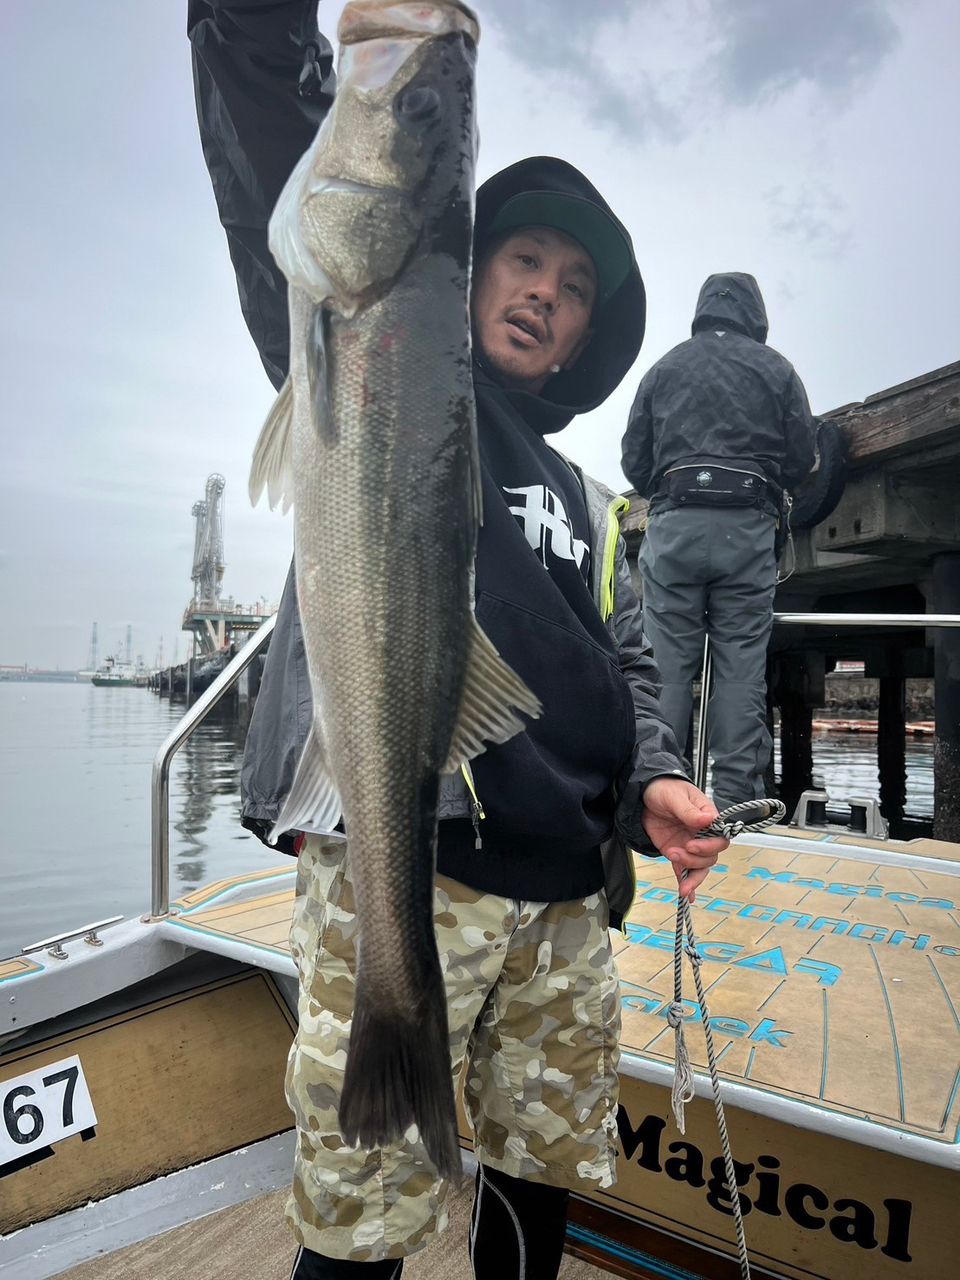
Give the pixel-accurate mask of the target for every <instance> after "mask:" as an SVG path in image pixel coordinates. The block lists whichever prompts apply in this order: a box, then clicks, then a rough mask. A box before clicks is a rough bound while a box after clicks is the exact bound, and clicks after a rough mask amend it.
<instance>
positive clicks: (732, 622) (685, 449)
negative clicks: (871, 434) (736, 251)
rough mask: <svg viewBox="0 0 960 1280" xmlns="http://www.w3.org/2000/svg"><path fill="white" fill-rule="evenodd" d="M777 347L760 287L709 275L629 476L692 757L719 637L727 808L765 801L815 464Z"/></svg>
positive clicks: (715, 699) (651, 396) (661, 663)
mask: <svg viewBox="0 0 960 1280" xmlns="http://www.w3.org/2000/svg"><path fill="white" fill-rule="evenodd" d="M766 340H767V313H766V309H765V307H764V305H763V297H762V295H761V293H760V289H759V286H758V285H757V282H756V280H755V279H754V278H753V276H751V275H745V274H743V273H741V272H728V273H725V274H722V275H712V276H710V277H709V278H708V279H707V281H706V283H705V284H704V285H703V288H702V289H701V290H700V297H699V299H698V300H697V309H696V314H695V316H694V320H693V336H692V337H691V338H690V339H689V340H688V341H686V342H682V343H681V344H680V345H679V346H677V347H674V348H673V350H672V351H669V352H668V353H667V354H666V355H665V356H664V357H663V358H662V359H661V360H658V361H657V363H656V364H655V365H654V366H653V367H652V368H651V369H650V370H649V371H648V372H647V374H646V375H645V376H644V378H643V380H642V381H641V383H640V387H639V389H638V391H637V395H636V399H635V400H634V402H633V408H632V409H631V411H630V419H629V423H628V425H627V431H626V434H625V436H624V438H623V470H624V473H625V474H626V476H627V478H628V479H629V480H630V483H631V484H632V485H633V486H634V488H635V489H636V490H637V492H638V493H639V494H641V495H642V496H644V497H647V498H649V499H650V508H649V516H648V520H647V529H646V534H645V536H644V540H643V544H642V546H641V549H640V558H639V564H640V575H641V579H642V582H643V615H644V627H645V631H646V634H647V637H648V638H649V640H650V642H651V644H652V645H653V651H654V656H655V658H656V662H657V666H658V668H659V670H660V674H661V678H662V682H663V684H662V690H661V695H660V708H661V711H662V712H663V714H664V716H665V717H666V719H667V720H668V721H669V723H670V725H671V726H672V728H673V730H674V733H675V734H676V737H677V740H678V741H679V742H680V743H681V744H687V755H688V757H689V754H690V752H689V742H688V737H689V733H690V727H691V715H692V710H693V681H694V679H695V677H696V676H697V675H698V674H699V671H700V666H701V662H702V659H703V644H704V635H705V634H708V635H709V637H710V644H711V649H712V653H713V687H712V693H711V695H710V701H709V717H708V732H709V751H710V756H711V758H712V761H713V798H714V800H715V801H716V804H717V806H718V807H719V808H721V809H723V808H726V807H728V806H730V805H732V804H736V803H739V802H741V801H745V800H752V799H756V798H757V797H760V796H762V795H763V794H764V786H763V773H764V769H765V767H766V765H767V763H768V761H769V758H770V746H771V739H770V733H769V731H768V729H767V715H766V652H767V642H768V640H769V638H770V630H771V627H772V625H773V596H774V591H775V589H776V582H777V565H776V557H775V554H774V537H775V526H776V522H777V519H778V516H779V512H780V505H781V494H782V490H783V489H787V490H790V489H793V488H794V487H795V486H796V485H797V484H799V483H800V481H801V480H803V478H804V477H805V476H806V475H807V474H808V473H809V471H810V469H811V468H812V466H813V462H814V424H813V421H812V419H811V416H810V407H809V405H808V404H807V396H806V392H805V391H804V389H803V384H802V383H801V381H800V379H799V378H798V377H797V374H796V372H795V371H794V368H793V366H792V365H791V364H790V362H789V361H788V360H785V359H784V357H783V356H782V355H780V353H779V352H778V351H774V350H773V348H772V347H769V346H767V345H766Z"/></svg>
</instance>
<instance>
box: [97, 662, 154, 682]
mask: <svg viewBox="0 0 960 1280" xmlns="http://www.w3.org/2000/svg"><path fill="white" fill-rule="evenodd" d="M145 674H146V673H145V672H141V671H139V670H138V669H137V668H136V667H135V666H134V665H133V663H132V662H120V661H119V659H117V658H107V660H106V661H105V662H104V664H103V666H102V667H98V668H97V670H96V671H95V672H94V674H93V675H92V676H91V677H90V679H91V681H92V683H93V684H95V685H98V686H99V687H101V688H105V687H108V686H109V687H111V688H112V687H116V686H118V685H135V684H141V683H142V678H143V676H144V675H145Z"/></svg>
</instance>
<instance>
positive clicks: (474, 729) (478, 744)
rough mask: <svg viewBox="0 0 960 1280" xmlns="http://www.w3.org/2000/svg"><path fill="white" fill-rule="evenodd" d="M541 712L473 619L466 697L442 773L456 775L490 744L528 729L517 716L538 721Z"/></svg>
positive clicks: (463, 700)
mask: <svg viewBox="0 0 960 1280" xmlns="http://www.w3.org/2000/svg"><path fill="white" fill-rule="evenodd" d="M542 710H543V708H542V706H541V705H540V700H539V699H538V698H537V697H536V695H535V694H533V693H531V692H530V690H529V689H528V688H527V686H526V685H525V684H524V683H523V681H522V680H521V679H520V677H519V676H518V675H517V673H516V672H515V671H513V670H511V668H510V667H508V666H507V664H506V663H505V662H504V660H503V659H502V658H501V657H500V655H499V653H497V651H496V649H495V648H494V647H493V645H492V644H491V643H490V640H489V639H488V638H487V636H486V634H485V632H484V631H483V629H482V627H481V626H480V624H479V623H478V622H477V620H476V618H475V617H474V616H473V615H471V618H470V651H469V654H468V656H467V673H466V678H465V680H464V684H463V697H462V698H461V700H460V713H459V715H458V716H457V723H456V727H455V728H454V731H453V740H452V741H451V743H450V754H449V756H448V757H447V762H446V764H445V765H444V766H443V772H444V773H454V772H455V771H456V770H457V769H459V768H460V766H461V765H462V764H465V763H466V762H467V761H468V760H472V759H473V757H474V756H477V755H479V754H480V752H481V751H483V749H484V747H485V746H486V744H487V743H488V742H506V741H507V740H508V739H510V738H512V737H513V736H514V734H517V733H520V732H521V731H522V730H523V729H525V728H526V725H525V724H524V722H523V721H522V720H521V719H520V716H519V714H518V712H521V711H522V712H523V713H524V715H527V716H529V717H530V718H531V719H534V720H535V719H536V718H537V716H539V715H540V712H541V711H542Z"/></svg>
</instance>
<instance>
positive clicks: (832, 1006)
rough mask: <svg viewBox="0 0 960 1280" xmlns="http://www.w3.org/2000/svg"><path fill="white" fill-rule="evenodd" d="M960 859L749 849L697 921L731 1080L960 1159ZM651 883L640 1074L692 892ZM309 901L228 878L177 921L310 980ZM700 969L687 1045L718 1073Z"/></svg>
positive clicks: (826, 849)
mask: <svg viewBox="0 0 960 1280" xmlns="http://www.w3.org/2000/svg"><path fill="white" fill-rule="evenodd" d="M906 850H909V854H907V853H906V852H903V851H906ZM956 856H957V848H956V846H953V845H946V844H941V843H939V842H937V841H932V840H927V841H914V842H912V843H911V844H910V845H909V846H903V845H901V846H899V847H898V848H895V847H894V846H893V845H892V844H890V843H884V842H881V841H871V840H866V839H859V838H853V837H848V836H836V835H833V834H830V835H818V834H817V833H804V835H801V836H800V837H798V835H797V833H796V832H795V831H791V830H789V829H787V828H780V829H774V831H773V832H772V833H770V834H769V835H765V836H764V838H763V839H762V841H760V840H757V841H756V842H755V843H746V842H745V839H744V838H741V840H738V841H737V842H735V843H734V844H733V845H732V846H731V848H730V850H729V852H728V853H727V855H725V858H724V860H723V862H722V864H721V865H720V866H719V867H718V868H717V869H716V871H715V872H714V874H713V875H711V877H710V878H709V881H708V883H707V886H706V889H707V890H708V892H701V893H700V894H699V896H698V899H697V904H696V907H695V909H694V913H693V915H694V927H695V930H696V934H697V939H698V942H699V943H700V944H701V951H702V954H703V957H704V966H703V974H704V982H705V986H706V987H707V989H708V1000H709V1004H710V1013H711V1026H712V1031H713V1037H714V1043H715V1046H716V1050H717V1054H718V1059H719V1066H720V1070H721V1073H722V1075H723V1076H724V1078H725V1079H727V1080H729V1081H732V1082H736V1083H738V1084H741V1085H748V1086H750V1090H751V1093H754V1092H755V1093H757V1094H767V1095H774V1096H776V1097H777V1098H780V1099H791V1100H793V1101H795V1102H797V1103H801V1104H804V1105H805V1106H806V1107H809V1108H813V1109H814V1111H816V1112H818V1113H833V1114H834V1115H840V1116H847V1117H851V1118H856V1119H857V1120H858V1121H861V1122H862V1121H866V1122H868V1123H869V1124H871V1125H874V1126H879V1127H881V1128H882V1129H883V1130H885V1131H887V1132H888V1133H889V1132H890V1131H893V1132H895V1133H897V1134H901V1135H912V1136H913V1137H914V1138H918V1139H923V1140H925V1142H924V1146H925V1147H926V1148H927V1153H926V1157H925V1158H926V1159H928V1160H933V1162H935V1163H942V1164H946V1165H951V1166H953V1165H958V1164H960V1160H958V1155H960V1148H958V1146H957V1138H958V1128H960V1067H958V1064H960V907H958V900H960V862H957V861H955V860H954V859H955V858H956ZM637 876H638V881H637V884H638V890H637V899H636V902H635V904H634V907H633V910H632V912H631V914H630V917H629V921H628V924H627V929H626V933H625V934H620V933H616V934H614V935H613V936H614V939H615V943H614V945H615V949H616V951H617V959H618V963H619V966H620V974H621V980H622V984H623V1017H624V1026H623V1037H622V1047H623V1050H624V1052H625V1055H626V1061H625V1070H626V1071H627V1072H631V1071H632V1070H634V1068H635V1067H636V1065H637V1060H639V1061H641V1062H643V1063H645V1064H649V1063H651V1062H652V1063H662V1064H663V1065H664V1066H665V1067H666V1066H670V1067H672V1062H673V1035H672V1033H671V1031H670V1028H669V1027H668V1025H667V1021H666V1012H667V1008H668V1006H669V1004H670V1002H671V1000H672V991H673V965H672V948H673V928H674V920H675V904H676V894H675V887H676V886H675V882H674V879H673V873H672V870H671V868H670V866H669V864H667V863H666V862H664V860H663V859H647V858H638V859H637ZM293 892H294V872H293V869H292V866H290V867H280V868H277V869H275V870H271V871H266V872H262V873H259V874H257V875H254V876H245V877H238V878H237V879H235V880H232V881H222V882H219V883H217V884H214V885H210V886H207V887H205V888H203V889H201V890H198V891H196V892H195V893H192V894H190V895H188V896H186V897H184V898H183V899H181V900H180V901H179V902H178V903H177V904H176V908H177V914H176V915H175V916H174V917H172V918H171V920H169V921H168V922H166V923H165V924H163V925H162V926H161V927H162V928H163V929H164V930H166V931H168V932H169V933H170V934H171V935H177V936H179V937H181V938H182V937H183V934H184V933H187V934H189V935H190V939H189V940H190V942H191V943H192V944H193V945H194V946H198V947H201V948H204V949H209V950H213V951H222V952H223V953H225V954H231V955H238V954H240V953H238V952H237V950H236V948H237V947H238V945H239V946H241V947H242V948H243V957H244V958H246V959H248V960H250V961H252V962H254V963H259V964H261V965H262V966H264V967H266V968H271V969H274V970H275V971H277V972H282V973H293V962H292V960H291V958H290V955H289V950H288V946H287V928H288V924H289V919H290V911H291V906H292V902H293ZM684 967H685V989H684V994H685V996H686V997H687V1001H688V1002H687V1004H686V1005H685V1009H686V1011H687V1015H688V1019H689V1023H688V1035H687V1039H688V1049H689V1052H690V1056H691V1059H692V1061H693V1064H694V1066H695V1067H697V1068H700V1069H704V1068H705V1067H706V1048H705V1040H704V1035H703V1029H702V1027H701V1026H700V1025H699V1012H698V1010H697V1009H696V1006H695V1003H694V1002H693V1001H692V999H690V997H691V996H692V994H693V982H692V976H691V974H690V971H689V967H688V966H687V965H686V963H685V966H684ZM933 1031H935V1034H931V1032H933ZM931 1144H937V1145H938V1146H939V1148H940V1154H939V1155H938V1154H937V1151H936V1149H935V1148H934V1147H932V1145H931ZM931 1151H932V1154H931Z"/></svg>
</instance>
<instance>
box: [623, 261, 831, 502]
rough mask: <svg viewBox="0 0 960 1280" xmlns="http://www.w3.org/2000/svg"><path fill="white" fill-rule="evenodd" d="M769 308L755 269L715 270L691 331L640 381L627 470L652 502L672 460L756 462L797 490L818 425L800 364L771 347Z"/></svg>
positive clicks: (627, 442) (626, 446) (659, 498)
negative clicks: (752, 272)
mask: <svg viewBox="0 0 960 1280" xmlns="http://www.w3.org/2000/svg"><path fill="white" fill-rule="evenodd" d="M766 339H767V313H766V309H765V308H764V305H763V297H762V295H761V293H760V289H759V287H758V285H757V282H756V280H754V278H753V276H750V275H746V274H744V273H742V272H737V271H731V272H727V273H725V274H722V275H713V276H710V277H709V278H708V279H707V280H706V282H705V283H704V286H703V288H702V289H701V290H700V297H699V298H698V300H697V309H696V313H695V315H694V320H693V337H692V338H690V339H689V340H688V341H687V342H682V343H681V344H680V346H678V347H674V348H673V350H672V351H668V352H667V354H666V355H665V356H664V357H663V358H662V359H661V360H658V361H657V363H656V364H655V365H654V366H653V367H652V368H651V369H650V370H649V371H648V372H647V373H646V375H645V376H644V378H643V381H642V382H641V383H640V387H639V390H638V391H637V395H636V399H635V400H634V402H633V408H632V409H631V411H630V419H629V423H628V425H627V432H626V435H625V436H624V439H623V470H624V473H625V474H626V476H627V478H628V479H629V480H630V483H631V484H632V485H633V486H634V488H635V489H636V490H637V492H638V493H640V494H643V495H644V496H645V497H652V498H653V499H654V506H655V507H666V506H669V505H670V503H669V501H668V500H667V499H666V497H665V495H664V494H663V492H662V482H663V476H664V473H665V472H666V471H668V470H669V469H670V468H671V467H677V466H683V465H694V466H698V465H700V464H702V463H710V464H714V465H721V466H723V465H726V466H730V467H737V468H747V469H753V470H756V469H759V470H760V471H761V472H762V473H763V475H764V476H765V478H766V479H767V480H769V481H770V482H771V483H772V485H773V486H774V487H779V486H781V485H782V486H784V487H785V488H787V489H792V488H793V487H794V486H795V485H797V484H799V482H800V481H801V480H802V479H803V478H804V477H805V476H806V475H807V474H808V473H809V471H810V469H811V468H812V466H813V462H814V425H813V420H812V419H811V416H810V406H809V405H808V403H807V396H806V392H805V391H804V389H803V384H802V383H801V381H800V379H799V378H798V377H797V375H796V373H795V371H794V369H793V366H792V365H791V364H790V362H789V361H788V360H785V359H784V357H783V356H782V355H780V353H779V352H778V351H774V350H773V348H772V347H768V346H766V345H765V344H766Z"/></svg>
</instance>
